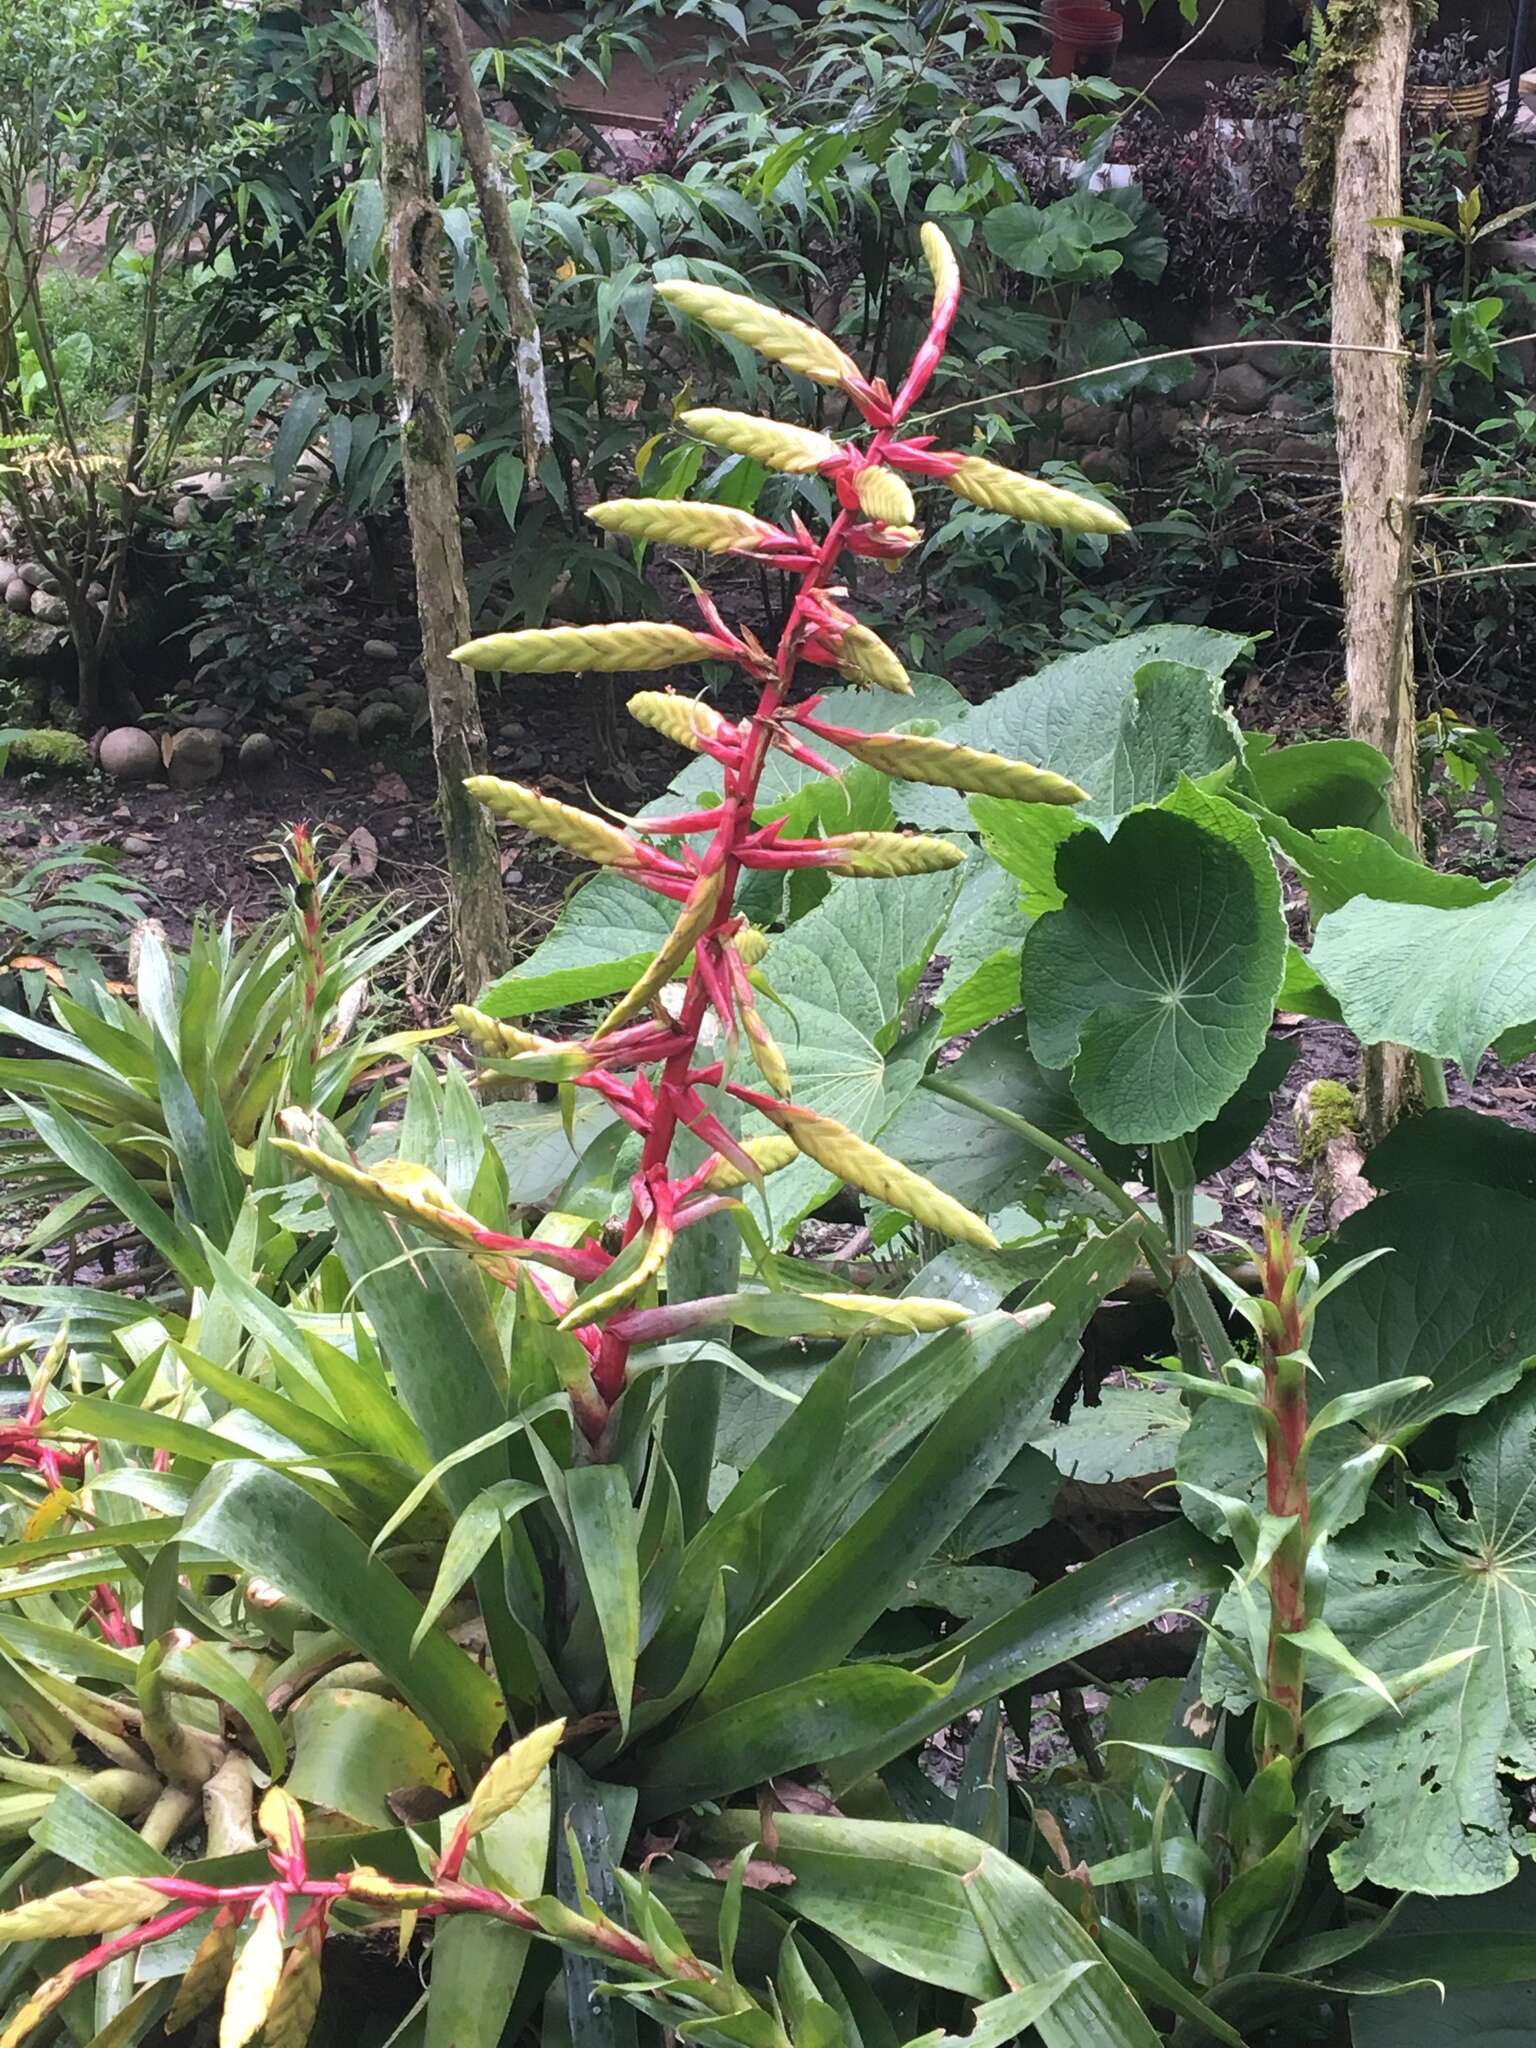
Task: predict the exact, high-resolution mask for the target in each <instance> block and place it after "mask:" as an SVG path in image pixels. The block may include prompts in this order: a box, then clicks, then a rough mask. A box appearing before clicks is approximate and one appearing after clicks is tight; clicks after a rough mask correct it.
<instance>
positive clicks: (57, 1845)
mask: <svg viewBox="0 0 1536 2048" xmlns="http://www.w3.org/2000/svg"><path fill="white" fill-rule="evenodd" d="M32 1839H33V1841H34V1842H36V1844H37V1846H38V1847H39V1848H40V1849H47V1850H49V1851H50V1852H51V1853H52V1854H53V1855H55V1856H58V1857H61V1858H62V1859H63V1861H64V1862H66V1863H73V1864H75V1865H76V1866H77V1868H79V1869H81V1870H83V1871H85V1872H86V1873H87V1875H88V1876H90V1877H169V1876H170V1874H171V1871H172V1869H173V1867H174V1866H173V1865H172V1863H171V1860H170V1858H169V1857H168V1856H165V1855H162V1854H161V1852H160V1851H159V1850H158V1849H156V1848H154V1847H153V1846H152V1844H150V1843H149V1842H146V1841H145V1840H144V1839H143V1837H142V1836H141V1835H137V1834H135V1833H134V1831H133V1829H132V1828H131V1827H129V1825H128V1823H127V1822H126V1821H123V1820H119V1819H118V1817H117V1815H116V1814H115V1813H108V1811H107V1809H106V1808H105V1807H104V1806H98V1805H97V1804H96V1802H95V1800H93V1799H92V1798H91V1796H90V1794H89V1793H88V1792H86V1791H84V1790H82V1788H81V1787H80V1786H78V1785H62V1786H60V1788H59V1790H58V1791H57V1792H55V1794H54V1795H53V1803H52V1805H51V1806H50V1807H49V1808H48V1811H47V1812H46V1813H45V1814H44V1815H43V1817H42V1819H41V1820H40V1821H39V1822H38V1823H37V1826H36V1827H35V1828H33V1830H32Z"/></svg>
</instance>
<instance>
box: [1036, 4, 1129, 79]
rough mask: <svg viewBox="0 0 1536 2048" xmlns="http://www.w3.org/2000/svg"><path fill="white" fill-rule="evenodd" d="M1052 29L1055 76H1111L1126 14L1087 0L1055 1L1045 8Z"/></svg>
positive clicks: (1046, 19) (1123, 32)
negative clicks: (1089, 2)
mask: <svg viewBox="0 0 1536 2048" xmlns="http://www.w3.org/2000/svg"><path fill="white" fill-rule="evenodd" d="M1045 21H1046V26H1047V28H1049V30H1050V32H1051V66H1050V76H1051V77H1052V78H1108V77H1109V76H1110V75H1111V73H1112V72H1113V71H1114V68H1115V52H1116V51H1117V50H1118V49H1119V47H1120V38H1121V37H1122V36H1123V35H1124V34H1125V20H1124V17H1123V16H1122V15H1120V14H1118V13H1117V12H1116V11H1115V9H1114V8H1113V7H1103V6H1093V5H1090V4H1088V0H1052V4H1050V5H1049V6H1047V8H1046V11H1045Z"/></svg>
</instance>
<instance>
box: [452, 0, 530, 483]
mask: <svg viewBox="0 0 1536 2048" xmlns="http://www.w3.org/2000/svg"><path fill="white" fill-rule="evenodd" d="M430 5H431V9H432V25H433V28H434V29H435V31H436V35H437V56H438V62H439V64H440V65H441V66H442V72H443V78H444V81H445V83H446V84H447V87H448V91H449V95H450V97H451V98H452V100H453V108H454V112H455V114H456V115H457V116H458V122H459V134H460V136H461V137H462V138H463V143H464V155H465V157H466V159H467V161H468V163H469V175H470V177H471V178H472V180H473V181H474V187H475V197H476V198H477V199H478V200H479V202H480V224H481V227H482V228H483V229H484V232H485V245H486V248H487V249H488V250H489V251H490V257H491V267H492V268H493V269H494V271H495V272H496V283H497V286H498V287H499V289H500V292H501V296H502V299H503V300H504V302H505V304H506V309H507V328H508V331H509V333H510V334H511V336H512V345H513V360H514V363H515V365H516V374H517V399H518V413H519V420H520V425H521V428H522V441H523V462H524V465H525V466H526V468H527V471H528V482H529V484H530V485H531V484H532V483H533V482H534V480H535V479H536V478H537V476H538V473H539V465H540V463H541V462H542V461H543V460H544V457H545V455H546V454H547V453H548V451H549V444H550V440H551V429H550V424H549V392H548V389H547V387H546V385H545V382H544V344H543V340H542V338H541V336H540V334H539V317H538V314H537V312H536V311H535V309H534V303H533V293H532V292H531V291H530V290H529V286H528V266H527V265H526V264H525V263H524V261H523V251H522V245H521V243H520V242H519V241H518V238H517V229H516V228H515V227H514V225H513V222H512V209H511V207H510V206H509V205H508V203H507V187H506V181H505V179H504V178H503V177H502V174H501V171H500V168H499V167H498V165H497V162H496V157H495V153H494V151H493V150H492V148H491V136H490V130H489V129H488V128H487V127H486V125H485V111H484V109H483V108H482V106H481V104H480V88H479V87H478V86H477V85H476V83H475V75H474V73H473V71H472V70H471V69H470V65H469V51H468V50H467V49H466V47H465V44H464V25H463V23H462V22H461V21H460V19H459V0H430Z"/></svg>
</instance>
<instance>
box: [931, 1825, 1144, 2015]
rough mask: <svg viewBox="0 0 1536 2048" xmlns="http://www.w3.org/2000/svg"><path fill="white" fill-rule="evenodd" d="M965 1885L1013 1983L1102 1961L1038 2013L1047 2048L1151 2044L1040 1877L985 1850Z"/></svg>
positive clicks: (1125, 1994)
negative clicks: (1075, 1964)
mask: <svg viewBox="0 0 1536 2048" xmlns="http://www.w3.org/2000/svg"><path fill="white" fill-rule="evenodd" d="M968 1890H969V1893H970V1900H971V1909H972V1911H973V1912H974V1913H975V1915H976V1919H977V1921H978V1923H979V1924H980V1927H981V1931H982V1933H983V1934H985V1936H986V1937H987V1941H988V1943H989V1944H990V1946H991V1949H992V1953H993V1955H994V1956H995V1957H996V1958H997V1962H998V1967H999V1968H1000V1969H1001V1970H1002V1972H1003V1974H1004V1976H1005V1977H1006V1978H1007V1979H1008V1981H1009V1983H1010V1984H1019V1983H1028V1982H1031V1981H1038V1980H1040V1979H1041V1978H1043V1977H1046V1976H1049V1975H1051V1974H1053V1973H1054V1971H1055V1970H1057V1969H1060V1968H1061V1967H1062V1965H1063V1964H1067V1963H1071V1962H1078V1961H1093V1960H1095V1959H1097V1960H1098V1961H1099V1967H1098V1968H1097V1969H1094V1970H1090V1971H1089V1972H1087V1974H1086V1975H1084V1976H1083V1977H1080V1978H1078V1979H1077V1980H1076V1981H1074V1982H1073V1983H1072V1984H1070V1985H1069V1986H1068V1987H1067V1988H1066V1989H1065V1990H1064V1991H1063V1992H1062V1994H1061V1996H1060V1997H1059V1998H1057V1999H1056V2000H1055V2001H1054V2002H1053V2003H1052V2004H1051V2005H1049V2006H1048V2007H1047V2008H1046V2009H1045V2011H1044V2012H1042V2013H1041V2014H1040V2015H1039V2017H1038V2018H1037V2019H1036V2021H1035V2030H1036V2032H1037V2033H1038V2034H1039V2036H1040V2039H1041V2042H1042V2044H1043V2048H1090V2044H1094V2048H1153V2044H1154V2043H1156V2042H1157V2040H1158V2035H1157V2033H1156V2032H1155V2031H1154V2029H1153V2027H1152V2025H1151V2022H1150V2021H1149V2020H1148V2019H1147V2016H1146V2014H1145V2013H1144V2012H1143V2011H1142V2009H1141V2007H1140V2006H1139V2005H1138V2004H1137V2003H1136V2000H1135V1999H1134V1998H1133V1997H1132V1995H1131V1993H1130V1991H1129V1990H1128V1989H1127V1988H1126V1986H1125V1984H1124V1982H1123V1981H1122V1980H1121V1979H1120V1978H1119V1977H1117V1976H1116V1975H1115V1973H1114V1971H1113V1970H1112V1969H1111V1968H1110V1967H1109V1965H1108V1963H1107V1962H1104V1961H1103V1959H1102V1957H1101V1956H1100V1954H1099V1951H1098V1950H1097V1949H1096V1948H1095V1946H1094V1944H1093V1942H1092V1941H1091V1939H1090V1938H1089V1936H1088V1934H1087V1932H1086V1931H1085V1930H1084V1929H1083V1928H1082V1927H1081V1926H1079V1924H1078V1922H1077V1921H1076V1920H1075V1919H1073V1917H1072V1916H1071V1914H1069V1913H1068V1912H1067V1911H1066V1910H1065V1909H1064V1908H1063V1907H1062V1906H1060V1905H1058V1904H1057V1902H1056V1900H1055V1899H1053V1898H1052V1897H1051V1895H1050V1893H1049V1892H1048V1891H1047V1890H1046V1889H1045V1886H1044V1885H1043V1884H1041V1882H1040V1880H1039V1879H1038V1878H1037V1877H1034V1876H1032V1875H1031V1874H1030V1872H1029V1871H1027V1870H1024V1869H1022V1868H1021V1867H1020V1865H1019V1864H1017V1863H1014V1862H1012V1861H1010V1859H1009V1858H1008V1857H1006V1856H1002V1855H999V1854H997V1852H996V1851H988V1852H987V1854H986V1856H985V1857H984V1859H983V1861H982V1863H981V1865H980V1868H979V1869H978V1870H977V1871H976V1874H975V1876H974V1877H973V1878H971V1879H970V1881H969V1884H968Z"/></svg>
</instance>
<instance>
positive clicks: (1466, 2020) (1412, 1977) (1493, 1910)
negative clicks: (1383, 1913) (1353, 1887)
mask: <svg viewBox="0 0 1536 2048" xmlns="http://www.w3.org/2000/svg"><path fill="white" fill-rule="evenodd" d="M1533 1915H1536V1872H1533V1871H1532V1869H1531V1867H1530V1864H1529V1863H1528V1862H1523V1863H1522V1864H1521V1867H1520V1875H1519V1876H1518V1877H1517V1878H1516V1880H1515V1881H1514V1883H1513V1884H1507V1885H1505V1886H1503V1888H1502V1889H1501V1890H1499V1891H1495V1892H1488V1893H1484V1894H1482V1895H1481V1896H1479V1897H1477V1898H1471V1899H1414V1898H1410V1899H1408V1900H1407V1901H1406V1903H1405V1904H1404V1905H1403V1908H1402V1910H1401V1912H1399V1913H1397V1914H1396V1915H1395V1916H1394V1918H1393V1921H1392V1925H1391V1929H1390V1931H1389V1932H1387V1933H1385V1934H1383V1935H1381V1936H1379V1937H1378V1938H1377V1939H1376V1940H1375V1941H1373V1942H1372V1943H1371V1944H1370V1946H1369V1948H1368V1949H1367V1950H1366V1952H1365V1954H1364V1956H1363V1957H1362V1959H1361V1961H1360V1963H1359V1964H1358V1965H1355V1966H1353V1967H1352V1968H1347V1969H1345V1970H1342V1971H1339V1972H1336V1973H1330V1974H1333V1975H1336V1976H1337V1977H1338V1978H1339V1980H1340V1981H1341V1982H1342V1983H1343V1985H1344V1986H1345V1988H1346V1989H1347V1988H1348V1987H1349V1986H1350V1984H1351V1983H1352V1982H1355V1981H1360V1982H1361V1983H1362V1987H1365V1986H1369V1987H1370V1988H1372V1989H1374V1988H1376V1987H1377V1986H1378V1985H1390V1984H1393V1983H1412V1982H1415V1981H1419V1982H1422V1980H1423V1979H1424V1978H1431V1979H1438V1980H1439V1985H1440V1986H1443V1987H1444V1988H1443V1990H1442V1989H1440V1988H1438V1987H1437V1988H1427V1989H1422V1990H1413V1991H1408V1992H1405V1993H1404V1994H1403V1995H1402V1996H1401V1997H1397V1998H1390V1999H1387V1998H1355V1999H1352V2000H1351V2001H1350V2006H1349V2026H1350V2039H1351V2041H1352V2042H1353V2043H1354V2048H1524V2044H1525V2043H1526V2042H1528V2041H1529V2040H1530V2039H1531V2038H1532V2035H1533V2032H1536V1942H1533V1941H1532V1940H1531V1925H1532V1917H1533Z"/></svg>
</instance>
